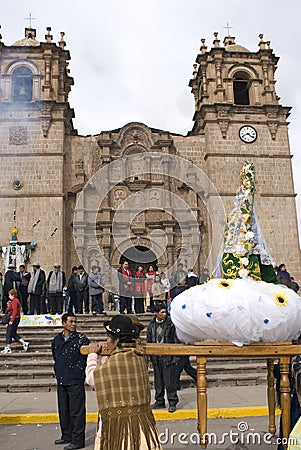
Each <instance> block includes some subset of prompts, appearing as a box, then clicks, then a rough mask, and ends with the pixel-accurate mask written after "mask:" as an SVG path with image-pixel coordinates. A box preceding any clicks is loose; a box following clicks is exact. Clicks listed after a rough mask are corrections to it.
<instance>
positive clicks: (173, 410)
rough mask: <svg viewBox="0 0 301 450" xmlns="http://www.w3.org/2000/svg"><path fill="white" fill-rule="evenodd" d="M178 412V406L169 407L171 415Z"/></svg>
mask: <svg viewBox="0 0 301 450" xmlns="http://www.w3.org/2000/svg"><path fill="white" fill-rule="evenodd" d="M176 410H177V407H176V406H169V407H168V412H169V413H174V412H175V411H176Z"/></svg>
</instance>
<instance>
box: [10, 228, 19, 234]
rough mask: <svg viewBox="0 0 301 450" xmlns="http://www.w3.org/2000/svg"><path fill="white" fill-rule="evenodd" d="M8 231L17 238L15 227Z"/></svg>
mask: <svg viewBox="0 0 301 450" xmlns="http://www.w3.org/2000/svg"><path fill="white" fill-rule="evenodd" d="M10 231H11V234H12V236H17V234H18V232H19V230H18V228H17V227H13V228H12V229H11V230H10Z"/></svg>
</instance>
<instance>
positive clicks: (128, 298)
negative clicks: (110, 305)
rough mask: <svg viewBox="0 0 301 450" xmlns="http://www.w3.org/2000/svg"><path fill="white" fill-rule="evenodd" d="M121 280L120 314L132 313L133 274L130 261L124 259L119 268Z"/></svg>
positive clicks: (119, 278) (119, 279)
mask: <svg viewBox="0 0 301 450" xmlns="http://www.w3.org/2000/svg"><path fill="white" fill-rule="evenodd" d="M117 275H118V281H119V309H120V314H124V311H125V310H126V312H127V314H132V296H133V281H134V279H133V274H132V272H131V270H130V269H129V263H128V261H123V263H122V265H121V267H119V269H118V273H117Z"/></svg>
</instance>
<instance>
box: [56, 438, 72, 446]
mask: <svg viewBox="0 0 301 450" xmlns="http://www.w3.org/2000/svg"><path fill="white" fill-rule="evenodd" d="M69 442H70V441H66V440H65V439H56V440H55V441H54V443H55V445H62V444H68V443H69Z"/></svg>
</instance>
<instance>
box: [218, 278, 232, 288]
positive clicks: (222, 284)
mask: <svg viewBox="0 0 301 450" xmlns="http://www.w3.org/2000/svg"><path fill="white" fill-rule="evenodd" d="M231 284H232V281H230V280H225V279H223V280H220V281H219V283H218V287H221V288H224V289H229V288H230V287H231Z"/></svg>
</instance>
